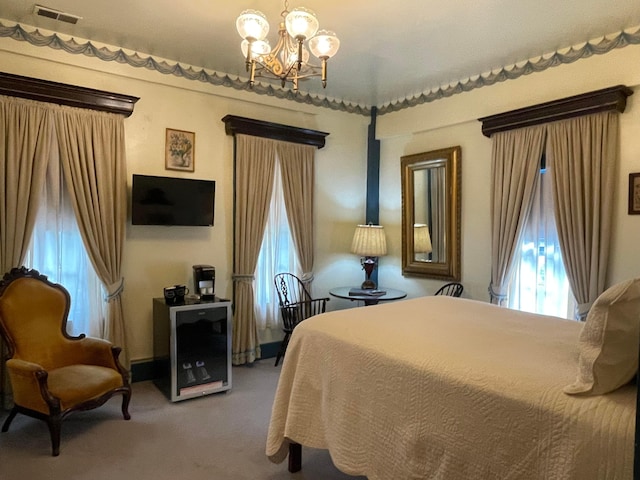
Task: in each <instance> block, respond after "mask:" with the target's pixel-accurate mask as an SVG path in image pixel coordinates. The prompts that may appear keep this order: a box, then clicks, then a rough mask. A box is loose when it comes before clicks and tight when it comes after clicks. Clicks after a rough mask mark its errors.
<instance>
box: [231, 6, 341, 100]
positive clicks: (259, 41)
mask: <svg viewBox="0 0 640 480" xmlns="http://www.w3.org/2000/svg"><path fill="white" fill-rule="evenodd" d="M280 15H281V16H282V21H281V22H280V24H279V28H278V41H277V43H276V45H275V46H274V47H273V48H272V47H271V45H270V43H269V40H267V38H266V37H267V35H268V33H269V22H268V21H267V18H266V17H265V15H264V14H263V13H262V12H259V11H258V10H245V11H244V12H242V13H241V14H240V16H239V17H238V19H237V20H236V28H237V30H238V33H239V34H240V36H241V37H242V38H243V40H242V43H241V44H240V47H241V50H242V55H243V56H244V58H245V63H246V68H247V72H249V85H250V86H253V85H254V83H255V79H256V78H258V77H263V78H271V79H278V80H280V82H281V85H282V87H283V88H284V87H285V86H286V84H287V82H291V84H292V85H293V89H294V90H295V91H297V90H298V81H299V80H302V79H305V78H308V77H321V79H322V86H323V87H326V86H327V61H328V60H329V59H330V58H331V57H333V56H334V55H335V54H336V52H337V51H338V49H339V48H340V40H338V37H337V36H336V34H335V33H333V32H331V31H329V30H318V28H319V23H318V20H317V18H316V16H315V14H314V13H313V12H312V11H310V10H307V9H306V8H303V7H296V8H294V9H293V10H291V11H289V10H288V2H287V1H286V0H285V2H284V10H283V11H282V12H281V14H280ZM309 51H311V53H312V54H313V55H314V56H315V57H317V58H318V59H319V60H320V65H313V64H312V63H310V62H309V59H310V54H309Z"/></svg>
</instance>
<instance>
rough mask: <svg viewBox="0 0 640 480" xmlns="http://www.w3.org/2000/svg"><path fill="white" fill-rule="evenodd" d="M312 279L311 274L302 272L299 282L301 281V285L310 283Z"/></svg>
mask: <svg viewBox="0 0 640 480" xmlns="http://www.w3.org/2000/svg"><path fill="white" fill-rule="evenodd" d="M313 278H314V277H313V272H303V273H302V276H301V277H300V280H302V283H311V282H313Z"/></svg>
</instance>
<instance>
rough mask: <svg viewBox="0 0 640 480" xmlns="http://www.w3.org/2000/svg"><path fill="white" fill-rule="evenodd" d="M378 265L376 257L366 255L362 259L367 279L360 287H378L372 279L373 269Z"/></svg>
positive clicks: (368, 288) (363, 288) (364, 288)
mask: <svg viewBox="0 0 640 480" xmlns="http://www.w3.org/2000/svg"><path fill="white" fill-rule="evenodd" d="M375 267H376V258H375V257H366V258H365V259H364V260H363V261H362V268H363V270H364V273H365V281H364V282H362V285H360V288H361V289H362V290H373V289H374V288H376V282H374V281H373V280H371V274H372V273H373V269H374V268H375Z"/></svg>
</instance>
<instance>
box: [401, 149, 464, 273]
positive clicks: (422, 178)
mask: <svg viewBox="0 0 640 480" xmlns="http://www.w3.org/2000/svg"><path fill="white" fill-rule="evenodd" d="M460 163H461V149H460V147H459V146H456V147H450V148H443V149H440V150H434V151H431V152H424V153H417V154H414V155H406V156H404V157H402V158H401V168H402V274H403V275H405V276H422V277H430V278H438V279H442V280H452V281H460V184H461V170H460Z"/></svg>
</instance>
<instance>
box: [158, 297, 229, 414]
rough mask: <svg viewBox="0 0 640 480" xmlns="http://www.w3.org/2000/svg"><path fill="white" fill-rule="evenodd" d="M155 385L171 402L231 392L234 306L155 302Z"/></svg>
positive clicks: (220, 301)
mask: <svg viewBox="0 0 640 480" xmlns="http://www.w3.org/2000/svg"><path fill="white" fill-rule="evenodd" d="M153 356H154V365H155V368H156V372H155V373H156V375H155V380H154V382H155V384H156V385H157V386H158V388H159V389H160V390H161V391H163V392H164V393H165V395H166V396H167V398H169V400H171V401H172V402H177V401H180V400H187V399H189V398H194V397H201V396H203V395H208V394H211V393H217V392H224V391H226V390H229V389H230V388H231V302H230V301H228V300H224V299H219V298H215V299H214V300H212V301H206V302H193V303H189V302H187V303H185V304H184V305H167V304H166V303H165V300H164V298H154V299H153Z"/></svg>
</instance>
